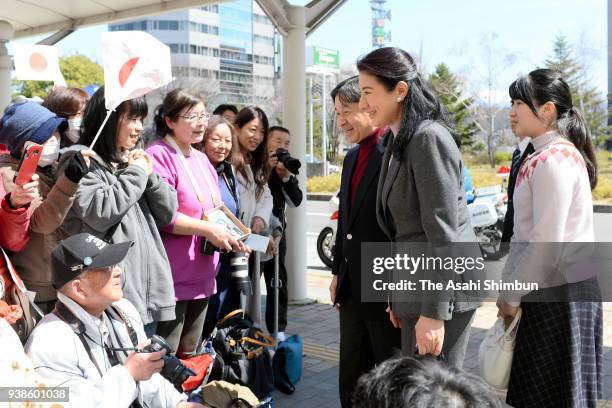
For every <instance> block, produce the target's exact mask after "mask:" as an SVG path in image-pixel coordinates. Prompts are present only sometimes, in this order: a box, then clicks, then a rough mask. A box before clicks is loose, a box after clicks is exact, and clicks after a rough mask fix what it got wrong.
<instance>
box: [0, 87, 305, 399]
mask: <svg viewBox="0 0 612 408" xmlns="http://www.w3.org/2000/svg"><path fill="white" fill-rule="evenodd" d="M215 112H216V113H217V114H215V115H214V116H213V115H211V114H210V113H208V111H207V102H206V99H205V98H204V97H202V96H200V95H198V94H197V93H195V92H192V91H189V90H186V89H174V90H172V91H170V92H168V93H167V94H166V95H165V97H164V98H163V101H162V103H161V104H160V105H159V106H157V107H156V109H155V114H154V119H153V124H154V128H155V132H154V137H153V140H148V141H147V144H146V146H145V145H144V143H143V140H142V132H143V122H144V121H145V118H146V117H147V115H148V113H149V106H148V104H147V101H146V99H145V97H140V98H136V99H131V100H127V101H125V102H123V103H122V104H120V105H119V106H118V107H117V108H116V109H115V111H113V112H112V113H111V114H110V117H109V119H108V120H107V122H106V123H105V124H104V126H102V125H103V122H104V119H105V117H106V114H107V110H106V107H105V98H104V88H100V89H99V90H98V91H97V92H96V93H94V94H93V95H92V97H91V98H89V96H88V95H87V93H85V92H84V91H82V90H80V89H76V88H57V89H55V90H53V91H52V92H51V93H50V94H49V95H48V97H47V98H46V99H45V100H44V102H43V103H42V104H39V103H36V102H32V101H25V102H18V103H13V104H11V105H10V106H9V107H8V108H7V109H6V110H5V112H4V115H3V116H2V118H1V119H0V143H2V144H3V145H4V146H5V150H4V151H3V152H2V153H3V154H2V155H1V156H0V174H1V175H2V183H0V188H1V191H0V193H1V195H2V197H3V202H2V213H1V214H0V223H1V224H2V228H1V231H0V244H1V245H2V248H3V251H4V252H3V253H5V254H6V255H7V256H6V258H3V259H2V261H3V268H2V276H3V280H2V283H3V285H2V288H3V290H2V291H0V292H2V299H3V302H4V303H0V304H1V305H6V307H2V308H0V313H1V314H2V315H3V317H4V318H5V319H3V320H4V321H5V322H7V321H8V322H9V323H10V324H11V325H13V327H14V329H15V332H14V335H15V336H19V338H20V340H21V343H23V344H24V345H25V352H26V353H27V355H28V357H29V363H28V364H29V366H33V367H34V369H35V372H36V373H37V374H38V375H39V378H38V380H40V381H42V382H45V383H46V384H47V385H51V386H58V385H63V386H68V387H70V389H71V394H70V402H71V403H72V404H73V406H111V405H112V406H119V407H123V406H125V407H127V406H147V407H153V406H160V407H161V406H163V407H166V406H167V407H175V406H176V407H186V406H192V404H193V406H197V405H196V404H195V403H188V402H187V401H186V396H185V395H183V394H181V393H179V392H178V391H176V390H175V389H174V387H173V386H172V384H171V383H170V382H168V381H166V380H165V379H164V378H162V377H161V376H160V375H159V374H158V372H159V371H160V370H161V367H162V366H163V359H162V357H163V355H164V353H165V351H163V350H162V351H158V352H155V353H139V352H133V351H134V350H137V349H138V350H140V349H142V348H143V347H145V346H146V344H148V343H147V339H149V338H151V337H152V336H153V335H155V334H157V335H159V336H161V337H162V338H164V339H165V340H166V342H167V344H168V345H169V346H170V349H171V352H172V354H174V355H176V356H177V357H179V358H189V357H191V356H194V355H196V354H197V353H200V352H201V351H202V342H203V340H205V339H206V338H207V337H208V335H209V334H210V332H211V331H212V329H213V328H214V326H215V324H216V323H217V321H218V320H219V319H221V318H223V317H224V316H225V315H226V314H227V313H229V312H231V311H234V310H236V309H239V308H241V307H244V306H245V302H244V299H243V298H241V292H244V293H246V294H249V293H251V291H250V289H249V287H248V286H249V285H250V281H251V280H255V277H253V276H250V279H249V276H248V273H247V276H246V277H245V276H242V277H241V278H242V279H240V280H237V279H233V277H232V275H231V263H232V260H233V259H235V258H236V257H237V256H242V257H245V258H246V257H249V259H251V263H253V262H254V261H252V259H253V257H250V256H249V255H250V253H251V249H250V248H249V247H248V246H247V245H246V244H245V243H244V237H242V236H236V234H235V232H234V231H232V229H231V228H230V227H229V226H227V225H221V224H219V223H217V222H214V220H212V219H209V215H207V214H211V212H213V211H218V210H219V209H222V210H223V211H227V212H228V213H231V214H232V215H233V216H234V217H236V219H237V220H239V221H238V224H239V223H240V222H241V223H242V224H243V225H242V226H241V227H242V228H246V231H247V232H248V231H250V233H252V234H260V235H263V236H265V237H266V238H267V239H268V242H269V244H268V248H267V251H266V253H267V254H268V257H271V256H274V255H276V254H279V256H280V258H281V259H280V265H281V267H280V272H281V274H280V278H279V280H280V282H279V285H278V286H280V287H281V288H283V289H284V290H281V291H280V296H279V309H280V313H279V322H280V324H279V330H280V331H279V332H278V338H279V340H283V339H284V337H285V334H284V329H285V326H286V321H287V292H286V287H287V284H286V279H287V273H286V269H285V267H284V255H285V251H286V250H285V244H284V242H285V241H284V239H285V238H284V237H285V229H286V228H287V220H286V219H285V205H286V204H288V205H291V206H297V205H300V204H301V201H302V192H301V190H300V186H299V185H298V181H297V178H296V176H295V174H293V173H291V172H290V171H289V170H287V168H286V167H285V166H284V165H283V161H282V160H279V159H278V157H277V150H279V149H281V150H282V149H284V150H283V151H287V149H288V148H289V146H290V136H289V135H290V132H289V130H288V129H286V128H283V127H280V126H275V127H273V128H270V126H269V123H268V118H267V116H266V114H265V112H264V111H263V110H261V109H260V108H258V107H245V108H243V109H242V110H240V111H238V109H237V108H236V107H235V106H233V105H221V106H219V107H218V108H217V109H216V110H215ZM100 129H101V131H100V132H98V131H99V130H100ZM98 133H99V135H97V134H98ZM94 140H95V141H94ZM31 143H36V144H38V145H41V147H42V150H41V154H40V159H39V161H38V166H37V167H36V171H35V173H34V175H33V176H32V177H31V180H30V181H29V182H27V183H25V184H20V183H15V174H16V172H17V171H18V170H19V166H20V162H21V158H22V156H23V153H24V151H25V150H26V148H27V147H28V146H30V144H31ZM279 151H280V150H279ZM245 235H248V233H247V234H245ZM265 256H266V255H264V257H265ZM269 265H270V263H269V262H265V263H264V262H262V267H261V270H262V271H265V276H266V284H267V285H268V286H269V287H272V286H273V283H272V282H271V281H270V278H271V275H270V271H271V270H272V273H273V267H272V269H270V267H269ZM272 265H273V264H272ZM11 271H12V272H11ZM253 271H254V268H253V267H251V268H250V273H251V275H252V274H253ZM257 278H259V277H257ZM21 279H22V280H23V284H24V285H25V288H27V291H20V290H18V289H17V288H16V286H18V285H19V284H20V283H21ZM238 283H240V284H238ZM28 291H29V292H28ZM29 293H35V297H34V298H33V299H34V301H33V304H32V305H31V306H30V304H29V302H30V301H31V299H29V298H28V296H29V295H28V294H29ZM268 293H270V296H268V299H269V301H268V304H269V305H273V297H274V294H273V291H272V290H269V292H268ZM271 308H272V306H269V309H271ZM39 312H40V315H39ZM41 315H44V317H43V318H41V317H42V316H41ZM273 316H274V313H273V310H268V311H267V312H266V323H267V327H268V329H269V331H272V330H273V326H274V323H273ZM35 322H37V324H36V327H35V328H34V323H35ZM21 323H27V324H21ZM73 329H74V330H73ZM11 344H13V345H14V344H16V343H14V342H13V343H11ZM81 345H82V347H81ZM21 353H22V354H23V350H22V351H21ZM8 354H9V355H13V356H14V355H19V353H12V354H11V353H10V352H8ZM26 368H27V367H26ZM38 380H37V381H38ZM23 385H25V384H23ZM73 389H74V390H73ZM73 391H74V392H73Z"/></svg>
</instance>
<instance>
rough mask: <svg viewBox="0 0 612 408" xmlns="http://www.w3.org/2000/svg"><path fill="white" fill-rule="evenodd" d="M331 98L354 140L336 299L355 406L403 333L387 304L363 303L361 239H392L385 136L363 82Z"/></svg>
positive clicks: (341, 87) (345, 385)
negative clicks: (379, 207) (359, 389)
mask: <svg viewBox="0 0 612 408" xmlns="http://www.w3.org/2000/svg"><path fill="white" fill-rule="evenodd" d="M331 97H332V99H333V101H334V105H335V109H336V117H337V123H338V126H339V127H340V128H341V129H342V131H343V132H344V135H345V136H346V138H347V139H348V141H349V142H351V143H357V144H358V145H357V146H356V147H353V148H352V149H351V150H349V152H348V153H347V155H346V157H345V159H344V165H343V168H342V180H341V185H340V208H339V217H338V230H337V232H336V245H335V247H334V251H335V252H334V263H333V266H332V273H333V275H334V276H333V279H332V283H331V285H330V288H329V290H330V296H331V300H332V302H333V304H334V306H336V307H337V308H338V310H339V313H340V370H339V371H340V378H339V383H340V401H341V403H342V406H343V407H350V406H352V404H351V397H352V393H353V390H354V387H355V384H356V383H357V379H358V378H359V377H360V376H361V374H363V373H365V372H367V371H369V370H370V369H371V368H373V367H374V366H375V364H380V363H381V362H383V361H384V360H386V359H388V358H390V357H392V356H393V355H394V354H395V353H397V352H399V348H400V344H401V340H400V331H399V330H398V329H396V328H394V327H393V325H392V324H391V322H390V321H389V317H388V316H387V313H386V312H385V309H386V304H381V303H365V302H361V243H362V242H388V241H389V240H388V238H387V236H386V235H385V234H384V232H383V231H382V230H381V229H380V227H379V226H378V222H377V221H376V190H377V185H378V178H379V174H380V166H381V160H382V157H383V154H384V148H383V147H382V143H381V140H382V135H383V134H384V133H385V131H386V129H376V128H375V127H373V126H372V122H371V119H370V117H369V116H368V114H367V113H366V112H364V111H362V110H361V109H359V98H360V91H359V80H358V78H357V77H352V78H349V79H347V80H344V81H343V82H341V83H339V84H338V85H337V86H336V88H335V89H334V90H333V91H332V93H331Z"/></svg>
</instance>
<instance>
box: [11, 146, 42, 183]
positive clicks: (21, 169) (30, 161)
mask: <svg viewBox="0 0 612 408" xmlns="http://www.w3.org/2000/svg"><path fill="white" fill-rule="evenodd" d="M42 150H43V147H42V145H39V144H36V143H32V142H28V143H26V145H25V146H24V148H23V156H21V160H19V164H18V165H17V171H16V172H15V177H14V178H13V182H14V183H15V184H17V185H18V186H23V185H24V184H26V183H29V182H30V180H32V176H33V175H34V173H35V172H36V167H37V166H38V160H40V156H41V155H42Z"/></svg>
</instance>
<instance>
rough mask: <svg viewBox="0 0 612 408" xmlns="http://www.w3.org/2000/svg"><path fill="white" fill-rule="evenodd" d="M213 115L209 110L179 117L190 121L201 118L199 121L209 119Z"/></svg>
mask: <svg viewBox="0 0 612 408" xmlns="http://www.w3.org/2000/svg"><path fill="white" fill-rule="evenodd" d="M211 116H212V115H211V114H210V113H208V112H202V113H200V114H199V115H189V116H186V115H179V118H183V119H185V120H186V121H188V122H195V121H196V120H199V121H203V120H204V121H208V120H209V119H210V117H211Z"/></svg>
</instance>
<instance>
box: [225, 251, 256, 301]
mask: <svg viewBox="0 0 612 408" xmlns="http://www.w3.org/2000/svg"><path fill="white" fill-rule="evenodd" d="M230 276H231V277H232V280H233V281H234V283H235V284H236V288H237V289H238V293H243V294H245V295H247V296H251V295H252V294H253V288H252V286H251V278H250V277H249V260H248V258H247V256H246V255H245V254H244V253H242V252H236V253H234V256H233V257H232V259H231V260H230Z"/></svg>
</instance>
